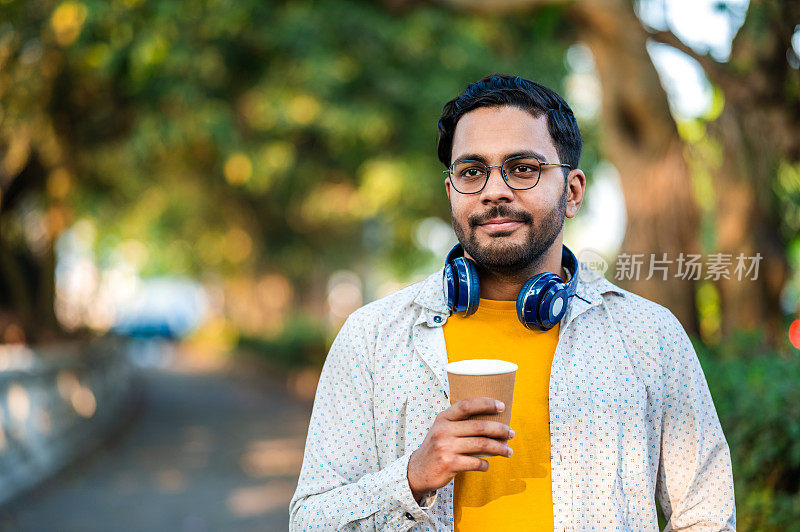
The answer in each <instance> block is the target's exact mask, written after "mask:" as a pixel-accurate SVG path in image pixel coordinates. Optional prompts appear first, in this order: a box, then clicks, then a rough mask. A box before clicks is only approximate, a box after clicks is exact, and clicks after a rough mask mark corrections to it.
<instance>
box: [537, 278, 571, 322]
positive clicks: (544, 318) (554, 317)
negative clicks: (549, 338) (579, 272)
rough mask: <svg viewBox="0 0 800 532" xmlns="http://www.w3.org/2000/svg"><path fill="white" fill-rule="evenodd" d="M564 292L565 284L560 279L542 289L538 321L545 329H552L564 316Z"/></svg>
mask: <svg viewBox="0 0 800 532" xmlns="http://www.w3.org/2000/svg"><path fill="white" fill-rule="evenodd" d="M566 294H567V290H566V285H565V284H564V283H563V282H562V281H560V280H559V281H555V282H553V284H552V285H550V286H549V287H548V288H547V289H546V290H545V291H544V293H543V295H542V301H541V304H540V305H539V323H540V324H541V325H542V326H543V327H544V329H545V330H548V329H552V328H553V327H554V326H555V324H556V323H558V322H559V321H561V318H562V317H563V316H564V313H565V312H566V309H567V305H566V302H567V297H566Z"/></svg>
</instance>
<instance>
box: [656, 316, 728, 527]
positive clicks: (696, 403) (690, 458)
mask: <svg viewBox="0 0 800 532" xmlns="http://www.w3.org/2000/svg"><path fill="white" fill-rule="evenodd" d="M666 314H667V316H666V325H667V326H666V327H665V330H664V340H665V345H664V348H663V356H664V358H663V362H662V363H663V368H664V402H663V405H664V411H663V417H662V425H661V455H660V462H659V468H658V478H657V480H656V495H657V496H658V499H659V501H660V502H661V508H662V509H663V511H664V516H665V517H666V518H667V520H668V522H667V526H666V527H665V528H664V531H665V532H670V531H672V530H691V531H697V532H699V531H712V530H713V531H720V530H736V509H735V501H734V492H733V474H732V470H731V457H730V450H729V448H728V443H727V442H726V440H725V436H724V434H723V433H722V427H721V426H720V423H719V418H718V417H717V412H716V409H715V408H714V403H713V401H712V399H711V393H710V391H709V389H708V384H707V383H706V379H705V375H704V374H703V370H702V368H701V367H700V361H699V360H698V358H697V354H696V353H695V350H694V347H693V346H692V343H691V341H690V340H689V337H688V336H687V334H686V331H685V330H684V329H683V326H682V325H681V324H680V322H679V321H678V320H677V318H675V316H674V315H673V314H672V312H669V311H667V312H666Z"/></svg>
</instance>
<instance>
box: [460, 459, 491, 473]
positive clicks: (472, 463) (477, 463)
mask: <svg viewBox="0 0 800 532" xmlns="http://www.w3.org/2000/svg"><path fill="white" fill-rule="evenodd" d="M488 470H489V462H488V461H487V460H484V459H482V458H478V457H477V456H464V455H456V457H455V459H454V460H453V469H452V471H453V472H454V473H458V472H460V471H488Z"/></svg>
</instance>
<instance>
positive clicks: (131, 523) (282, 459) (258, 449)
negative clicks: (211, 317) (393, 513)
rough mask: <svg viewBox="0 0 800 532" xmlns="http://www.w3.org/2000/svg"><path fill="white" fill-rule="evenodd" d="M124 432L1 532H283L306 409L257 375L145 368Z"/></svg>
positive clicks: (277, 383)
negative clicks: (134, 413) (136, 406)
mask: <svg viewBox="0 0 800 532" xmlns="http://www.w3.org/2000/svg"><path fill="white" fill-rule="evenodd" d="M141 384H142V402H141V404H140V408H139V411H138V414H137V416H136V417H135V418H134V420H133V423H132V425H131V426H130V427H128V428H126V429H124V430H123V431H122V432H121V433H120V434H119V435H117V436H116V437H114V438H113V440H112V441H110V442H109V443H107V444H105V445H104V446H103V447H102V448H100V449H98V450H95V451H93V452H91V453H90V455H89V456H88V457H86V458H84V459H81V460H79V461H78V462H77V463H76V464H73V465H72V466H70V467H69V468H68V469H67V470H65V471H64V472H62V473H61V474H60V475H58V476H57V477H56V478H55V479H52V480H50V481H48V482H47V483H45V485H44V486H42V487H40V488H39V489H37V490H35V491H34V492H32V493H30V494H29V495H28V496H25V497H23V499H22V500H20V501H18V502H17V503H16V504H13V505H12V506H11V508H7V509H6V510H5V511H4V512H3V513H2V514H0V529H1V530H24V531H48V532H49V531H52V530H58V531H76V532H77V531H80V532H91V531H103V532H106V531H122V530H130V531H134V530H135V531H151V530H152V531H162V530H163V531H187V532H201V531H212V530H222V531H229V530H230V531H239V530H242V531H256V530H258V531H273V530H274V531H282V530H287V529H288V522H289V510H288V504H289V500H290V499H291V496H292V494H293V493H294V490H295V487H296V485H297V477H298V475H299V472H300V466H301V464H302V453H303V446H304V444H305V436H306V430H307V428H308V420H309V417H310V414H311V402H310V401H301V400H298V399H295V398H294V397H292V396H291V395H290V394H289V393H287V391H286V387H285V385H284V383H283V381H282V380H278V379H276V378H271V377H270V376H269V375H264V374H263V372H257V371H251V370H244V371H242V369H241V368H238V369H236V370H229V369H228V370H226V369H224V368H222V369H217V370H216V371H213V372H208V371H206V372H197V371H193V370H187V369H186V368H185V367H181V364H178V365H177V366H176V365H175V364H173V365H172V366H170V367H168V368H164V369H152V368H150V369H146V370H142V381H141Z"/></svg>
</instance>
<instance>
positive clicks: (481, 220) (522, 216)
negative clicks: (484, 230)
mask: <svg viewBox="0 0 800 532" xmlns="http://www.w3.org/2000/svg"><path fill="white" fill-rule="evenodd" d="M493 218H509V219H511V220H517V221H519V222H523V223H531V222H532V221H533V217H532V216H531V215H530V214H528V213H527V212H525V211H515V210H512V209H509V208H508V207H506V206H505V205H495V206H494V207H492V208H491V209H490V210H488V211H486V212H485V213H484V214H473V215H472V216H470V217H469V218H468V221H469V226H470V227H477V226H479V225H483V224H485V223H486V222H488V221H489V220H491V219H493Z"/></svg>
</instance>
